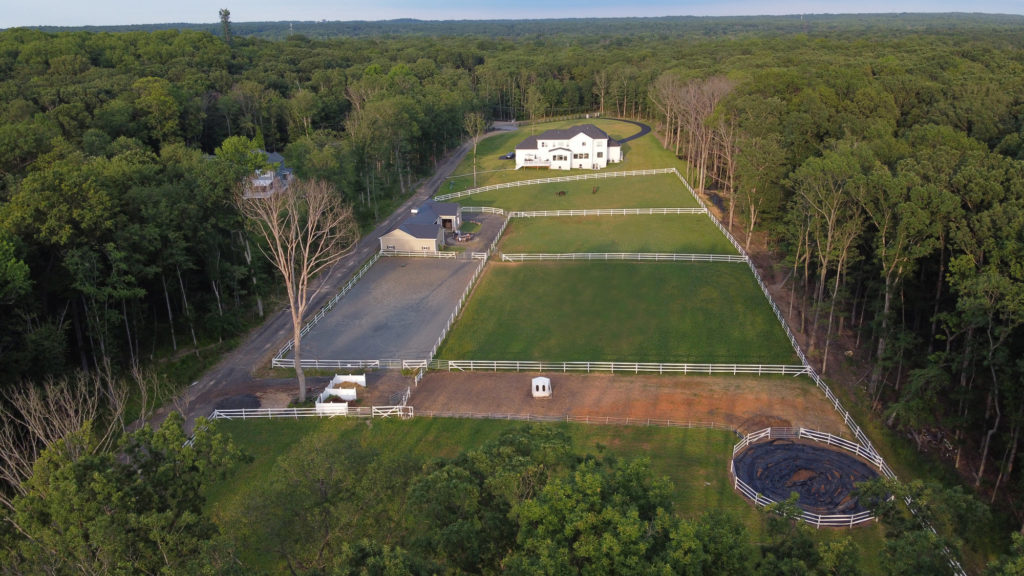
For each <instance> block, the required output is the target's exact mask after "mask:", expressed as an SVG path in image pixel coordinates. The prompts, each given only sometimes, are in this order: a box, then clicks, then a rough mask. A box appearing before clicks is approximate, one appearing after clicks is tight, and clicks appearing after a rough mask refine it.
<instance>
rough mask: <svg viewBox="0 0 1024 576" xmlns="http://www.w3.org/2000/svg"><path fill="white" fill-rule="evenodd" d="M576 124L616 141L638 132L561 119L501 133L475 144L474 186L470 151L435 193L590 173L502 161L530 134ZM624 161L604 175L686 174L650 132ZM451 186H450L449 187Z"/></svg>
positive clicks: (610, 123) (626, 151)
mask: <svg viewBox="0 0 1024 576" xmlns="http://www.w3.org/2000/svg"><path fill="white" fill-rule="evenodd" d="M579 124H594V125H595V126H597V127H598V128H600V129H602V130H604V131H605V132H606V133H607V134H608V135H609V136H611V137H612V138H616V139H622V138H626V137H628V136H632V135H633V134H636V133H637V132H638V131H639V130H640V129H639V128H638V127H637V126H635V125H633V124H630V123H628V122H620V121H618V120H610V119H606V118H604V119H594V118H592V119H589V120H588V119H585V118H581V119H577V120H564V121H559V122H548V123H544V124H537V125H536V126H534V127H532V128H531V127H530V126H523V127H520V128H518V129H516V130H513V131H510V132H502V133H499V134H495V135H493V136H489V137H487V138H484V139H482V140H480V143H479V144H478V145H477V177H476V181H477V183H476V186H474V185H473V150H472V149H470V151H469V154H467V155H466V157H465V158H463V159H462V162H460V163H459V165H458V167H457V168H456V169H455V171H454V172H453V175H452V176H451V177H450V178H449V179H448V182H446V183H445V184H443V185H442V186H441V188H440V190H438V194H446V193H448V192H458V191H461V190H468V189H470V188H474V187H477V186H487V185H489V184H498V183H502V182H514V181H516V180H530V179H533V178H547V177H550V176H567V175H570V174H591V173H593V171H592V170H569V171H564V170H547V169H543V170H541V169H529V170H527V169H521V170H516V169H515V167H516V161H515V160H503V159H502V158H500V156H502V155H503V154H506V153H508V152H511V151H512V150H515V147H516V144H519V143H520V142H522V141H523V140H524V139H526V138H527V137H529V136H530V135H531V134H540V133H541V132H544V131H545V130H551V129H554V128H568V127H570V126H576V125H579ZM622 152H623V161H622V162H620V163H618V164H610V165H609V166H608V168H606V169H605V170H604V171H605V172H616V171H620V170H646V169H650V168H672V167H675V168H678V169H679V171H680V173H682V174H685V168H686V163H685V162H684V161H682V160H679V159H678V158H676V157H675V154H673V153H672V151H670V150H665V149H664V148H662V146H661V143H660V142H658V140H657V138H656V137H655V136H654V132H651V133H649V134H647V135H646V136H644V137H643V138H638V139H636V140H633V141H631V142H627V143H625V144H623V145H622ZM449 183H450V184H449Z"/></svg>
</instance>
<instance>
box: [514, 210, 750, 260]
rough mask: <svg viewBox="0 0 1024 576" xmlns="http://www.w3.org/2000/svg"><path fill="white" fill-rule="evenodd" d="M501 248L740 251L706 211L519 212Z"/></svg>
mask: <svg viewBox="0 0 1024 576" xmlns="http://www.w3.org/2000/svg"><path fill="white" fill-rule="evenodd" d="M499 250H500V251H502V252H505V253H509V254H517V253H549V254H568V253H572V252H670V253H676V254H737V252H736V249H735V248H733V246H732V244H730V243H729V241H728V240H726V239H725V236H723V235H722V233H721V232H719V231H718V229H717V228H716V227H715V225H714V224H713V223H712V222H711V220H710V219H708V217H707V216H706V215H704V214H665V215H662V214H652V215H645V214H641V215H636V216H632V215H631V216H578V217H577V216H570V217H561V216H559V217H537V218H515V219H513V220H512V221H511V222H509V225H508V228H506V229H505V233H504V235H502V240H501V244H500V246H499Z"/></svg>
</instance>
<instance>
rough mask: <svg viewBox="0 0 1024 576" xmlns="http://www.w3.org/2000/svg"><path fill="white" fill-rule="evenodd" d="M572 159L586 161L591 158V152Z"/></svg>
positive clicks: (574, 156) (574, 155) (582, 153)
mask: <svg viewBox="0 0 1024 576" xmlns="http://www.w3.org/2000/svg"><path fill="white" fill-rule="evenodd" d="M572 157H573V159H575V160H586V159H588V158H590V152H581V153H579V154H573V155H572Z"/></svg>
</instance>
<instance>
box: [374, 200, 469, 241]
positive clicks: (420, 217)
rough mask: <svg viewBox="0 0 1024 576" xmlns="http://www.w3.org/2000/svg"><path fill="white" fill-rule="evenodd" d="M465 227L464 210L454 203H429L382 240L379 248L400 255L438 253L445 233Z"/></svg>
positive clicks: (415, 211)
mask: <svg viewBox="0 0 1024 576" xmlns="http://www.w3.org/2000/svg"><path fill="white" fill-rule="evenodd" d="M460 226H462V207H461V206H460V205H459V204H456V203H454V202H427V203H425V204H423V205H422V206H420V207H419V208H416V209H414V210H413V211H412V215H411V216H410V217H409V218H407V219H406V220H405V222H402V223H401V224H400V225H399V226H398V227H397V228H395V229H393V230H391V231H390V232H388V233H387V234H384V235H383V236H381V237H380V249H381V250H392V251H398V252H438V251H439V250H441V247H442V246H444V235H445V232H446V231H449V230H450V231H455V230H458V229H459V227H460Z"/></svg>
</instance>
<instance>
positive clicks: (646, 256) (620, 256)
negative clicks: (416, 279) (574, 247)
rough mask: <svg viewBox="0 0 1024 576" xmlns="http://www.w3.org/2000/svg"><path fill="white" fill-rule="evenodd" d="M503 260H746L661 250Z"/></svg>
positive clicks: (506, 258)
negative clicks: (672, 252)
mask: <svg viewBox="0 0 1024 576" xmlns="http://www.w3.org/2000/svg"><path fill="white" fill-rule="evenodd" d="M501 260H502V261H503V262H528V261H540V260H629V261H636V262H746V261H747V259H746V258H744V257H743V256H736V255H734V254H669V253H663V252H632V253H630V252H570V253H567V254H533V253H531V254H502V255H501Z"/></svg>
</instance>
